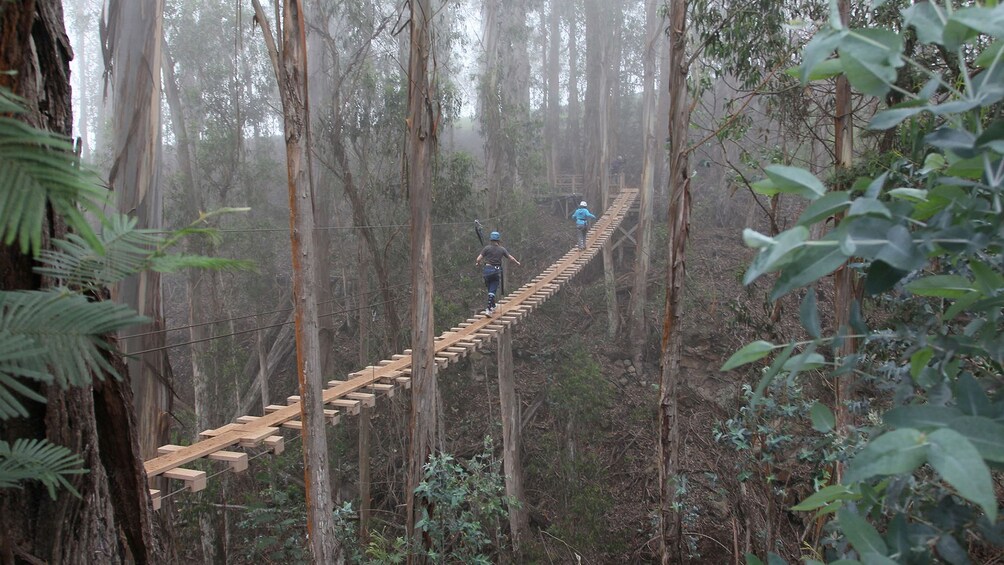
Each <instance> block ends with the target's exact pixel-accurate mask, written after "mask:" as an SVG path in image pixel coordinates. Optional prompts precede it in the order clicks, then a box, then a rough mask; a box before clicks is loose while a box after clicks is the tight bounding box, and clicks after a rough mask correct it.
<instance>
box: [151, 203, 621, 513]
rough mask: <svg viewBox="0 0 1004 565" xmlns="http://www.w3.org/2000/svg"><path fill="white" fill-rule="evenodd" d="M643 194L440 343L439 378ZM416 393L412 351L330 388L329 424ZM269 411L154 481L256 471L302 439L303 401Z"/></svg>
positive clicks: (592, 249) (205, 438)
mask: <svg viewBox="0 0 1004 565" xmlns="http://www.w3.org/2000/svg"><path fill="white" fill-rule="evenodd" d="M637 195H638V190H637V189H631V188H622V189H620V191H619V192H618V193H617V195H616V196H615V197H614V198H613V200H612V202H611V204H610V206H609V207H608V208H607V210H606V212H605V213H604V214H603V215H602V216H601V217H600V218H599V219H598V220H597V221H596V223H595V225H594V226H593V228H592V229H591V230H590V232H589V234H588V237H587V240H586V248H585V249H584V250H578V249H574V248H573V249H571V250H570V251H568V252H567V253H565V255H563V256H562V257H561V258H559V259H558V260H557V261H556V262H555V263H553V264H552V265H551V266H550V267H548V268H547V269H545V270H544V271H543V272H541V273H540V274H539V275H537V276H536V277H534V278H533V279H532V280H531V281H530V282H528V283H526V284H524V285H523V286H521V287H520V288H518V289H516V290H515V291H513V292H511V293H510V294H509V295H507V296H506V297H504V298H503V299H502V300H501V301H500V302H499V303H498V308H497V309H496V310H495V312H494V313H493V314H492V315H491V316H486V315H484V314H478V315H476V316H474V317H472V318H469V319H467V320H466V321H464V322H461V323H459V324H457V325H456V326H455V327H453V328H451V329H449V330H448V331H446V332H444V333H443V334H442V335H440V336H438V337H437V338H435V360H436V368H437V371H438V370H442V369H445V368H446V367H448V366H450V365H451V364H454V363H457V362H459V361H460V360H462V359H464V358H465V357H467V356H468V355H469V354H470V353H472V352H473V351H475V350H477V349H480V348H482V347H484V346H485V345H486V344H487V343H489V342H490V341H492V340H493V339H495V337H496V335H497V334H498V333H499V332H501V331H505V330H506V329H508V328H510V327H512V326H515V325H516V324H518V323H519V322H520V321H521V320H523V319H524V318H525V317H526V316H528V315H529V314H530V313H531V312H533V310H534V309H536V308H537V307H539V306H540V305H541V304H543V303H544V302H545V301H547V300H548V299H549V298H551V297H552V296H554V294H555V293H557V292H558V291H560V290H561V288H562V287H563V286H564V285H565V283H567V282H568V281H569V280H571V279H572V278H573V277H574V276H575V275H577V274H578V273H579V271H581V270H582V268H583V267H585V266H586V265H587V264H589V262H590V261H592V259H593V258H595V257H596V255H597V254H598V253H599V252H600V251H601V250H602V248H603V246H604V245H606V244H607V242H608V241H610V239H611V237H613V235H614V233H615V232H616V231H617V229H618V228H619V227H620V226H621V223H622V222H623V221H624V219H625V217H626V216H627V215H628V212H629V211H630V210H631V207H632V205H633V204H634V201H635V199H636V197H637ZM410 386H411V350H410V349H406V350H404V351H403V352H402V353H400V354H398V355H393V356H392V357H391V358H390V359H385V360H383V361H380V362H379V363H377V364H376V365H371V366H368V367H366V368H364V369H362V370H360V371H356V372H354V373H349V374H348V376H347V379H346V380H332V381H328V383H327V388H325V390H324V392H323V400H324V404H325V417H326V419H327V420H328V422H329V423H330V424H332V425H334V424H337V423H338V422H339V420H340V418H341V417H342V416H343V415H349V416H351V415H357V414H359V411H360V407H361V406H363V405H365V406H374V405H375V403H376V398H377V396H379V395H385V396H393V395H394V394H395V393H396V392H397V391H398V390H401V389H408V388H410ZM264 412H265V414H264V415H262V416H241V417H239V418H237V419H236V420H235V421H234V422H232V423H230V424H227V425H225V426H222V427H220V428H216V429H212V430H205V431H203V432H201V433H200V434H199V440H198V441H196V442H194V443H193V444H191V445H187V446H181V445H164V446H161V447H160V448H159V449H158V452H159V455H158V456H157V457H155V458H153V459H150V460H148V461H146V462H145V463H144V466H145V468H146V473H147V476H148V477H150V478H153V477H164V478H167V479H172V480H176V481H181V482H182V483H183V486H182V490H190V491H192V492H197V491H200V490H202V489H204V488H206V483H207V480H208V478H209V477H210V475H208V474H207V472H206V471H203V470H198V469H192V468H189V467H186V465H188V464H190V463H192V462H193V461H197V460H199V459H209V460H210V461H217V462H221V463H223V464H225V465H226V467H225V468H224V469H228V470H230V471H232V472H237V473H239V472H241V471H244V470H246V469H247V468H248V462H249V457H248V452H247V451H246V450H248V449H254V448H257V449H259V450H262V451H261V452H260V453H259V455H256V456H260V455H261V454H265V453H273V454H279V453H282V451H283V449H284V447H285V438H284V435H283V430H290V431H291V433H302V428H303V426H302V422H301V421H300V397H299V396H290V397H289V398H287V404H286V405H271V406H267V407H265V410H264ZM239 449H244V450H240V451H239ZM216 474H219V473H216ZM213 476H215V474H214V475H213ZM150 494H151V496H152V498H153V503H154V508H155V509H159V508H160V506H161V502H162V494H161V492H160V491H159V490H157V489H151V490H150Z"/></svg>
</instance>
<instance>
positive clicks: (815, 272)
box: [770, 231, 847, 301]
mask: <svg viewBox="0 0 1004 565" xmlns="http://www.w3.org/2000/svg"><path fill="white" fill-rule="evenodd" d="M836 233H837V232H835V231H834V232H830V233H829V234H827V235H826V237H824V238H823V240H822V241H823V242H828V243H833V244H834V245H828V246H820V245H814V246H811V247H803V248H801V249H799V250H798V251H797V252H796V254H795V257H793V258H792V260H791V261H790V262H789V263H788V264H787V265H785V268H784V270H783V271H782V272H781V275H780V276H779V277H778V279H777V281H776V282H775V283H774V288H773V290H771V293H770V299H771V300H772V301H773V300H777V299H778V298H780V297H782V296H784V295H785V294H787V293H789V292H791V291H792V290H794V289H796V288H801V287H803V286H806V285H808V284H811V283H813V282H815V281H817V280H819V279H821V278H822V277H825V276H826V275H828V274H830V273H832V272H833V271H835V270H837V268H838V267H840V266H841V265H843V264H844V262H845V261H846V260H847V256H846V255H845V254H844V252H843V251H842V250H841V249H840V246H839V245H835V243H836V242H835V241H833V238H834V237H836V235H835V234H836Z"/></svg>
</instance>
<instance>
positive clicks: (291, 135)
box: [253, 0, 343, 563]
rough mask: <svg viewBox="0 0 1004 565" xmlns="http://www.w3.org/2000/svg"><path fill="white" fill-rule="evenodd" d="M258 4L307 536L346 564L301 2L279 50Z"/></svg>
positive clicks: (320, 554) (324, 559)
mask: <svg viewBox="0 0 1004 565" xmlns="http://www.w3.org/2000/svg"><path fill="white" fill-rule="evenodd" d="M253 4H254V8H255V18H256V19H257V20H258V24H259V25H260V26H261V28H262V33H263V34H264V35H265V42H266V46H267V48H268V52H269V57H270V58H271V60H272V62H273V68H274V70H275V74H276V80H277V82H278V84H279V94H280V98H281V99H282V108H283V112H282V113H283V129H284V131H285V135H286V171H287V176H288V181H289V234H290V244H291V247H292V248H291V255H292V258H293V312H294V320H295V322H294V325H295V332H296V374H297V380H298V381H299V384H300V419H301V421H302V422H303V465H304V480H305V483H306V485H305V487H306V502H307V535H308V537H309V545H310V553H311V557H312V559H313V561H314V562H315V563H335V562H341V561H342V560H343V556H342V552H341V547H340V546H339V543H338V539H337V538H336V537H335V524H334V519H333V515H332V513H333V512H334V503H333V499H332V491H331V477H330V470H329V469H330V464H329V461H328V444H327V430H326V428H325V421H324V403H323V401H322V398H321V397H322V395H323V391H324V382H323V380H324V379H323V375H322V374H321V353H320V344H319V335H318V333H319V330H320V324H319V321H318V306H317V288H316V286H317V276H316V270H315V269H316V266H315V261H316V249H315V238H314V228H315V219H314V195H313V188H312V187H311V185H310V179H309V170H310V146H309V121H310V107H309V103H308V96H307V92H308V87H307V40H306V29H305V24H304V12H303V5H302V3H301V2H300V1H299V0H283V2H282V33H281V37H282V49H281V51H280V50H279V49H278V46H277V45H276V44H275V42H274V40H273V39H272V34H271V32H270V30H269V28H268V24H267V20H266V18H265V14H264V11H263V10H262V8H261V4H260V2H259V1H258V0H253Z"/></svg>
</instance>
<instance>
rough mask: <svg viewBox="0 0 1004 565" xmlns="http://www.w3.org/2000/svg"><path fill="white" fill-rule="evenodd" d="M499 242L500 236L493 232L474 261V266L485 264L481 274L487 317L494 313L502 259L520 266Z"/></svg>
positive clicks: (500, 278)
mask: <svg viewBox="0 0 1004 565" xmlns="http://www.w3.org/2000/svg"><path fill="white" fill-rule="evenodd" d="M501 241H502V235H501V234H500V233H499V232H497V231H493V232H492V233H491V234H490V235H489V236H488V245H486V246H485V248H484V249H482V250H481V253H480V254H478V258H477V259H475V260H474V264H475V265H480V264H481V262H482V261H484V262H485V269H484V272H483V273H482V274H483V275H484V277H485V286H486V287H488V308H486V309H485V314H486V315H489V316H490V315H491V314H492V312H494V311H495V293H496V292H498V288H499V282H500V281H501V280H502V277H501V275H502V259H505V258H506V257H508V258H509V259H510V260H511V261H512V262H513V263H516V264H517V265H520V264H521V263H520V262H519V261H517V260H516V258H515V257H513V256H512V255H510V254H509V251H507V250H506V248H505V247H502V243H501Z"/></svg>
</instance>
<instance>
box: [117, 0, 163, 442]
mask: <svg viewBox="0 0 1004 565" xmlns="http://www.w3.org/2000/svg"><path fill="white" fill-rule="evenodd" d="M163 15H164V3H163V0H155V1H154V2H153V3H150V4H139V3H136V2H122V1H120V0H111V1H110V2H109V3H108V5H107V9H106V12H105V14H104V18H105V20H104V22H103V25H104V27H103V30H104V34H103V38H102V39H103V42H104V52H105V53H106V54H107V55H110V57H109V58H107V59H106V60H105V66H106V69H107V72H108V74H109V75H110V76H111V77H112V82H113V88H112V96H113V101H114V102H113V106H114V116H115V120H114V131H115V143H114V149H113V152H112V154H113V162H112V168H111V171H110V172H109V176H108V182H109V184H110V185H111V187H112V190H113V191H114V192H115V194H116V195H117V197H118V209H119V210H120V211H122V212H123V213H132V214H135V215H136V218H137V220H138V221H139V226H140V227H141V228H148V229H154V230H159V229H162V228H163V227H164V223H163V222H164V217H163V196H162V193H161V186H160V181H159V159H160V151H161V148H160V63H161V39H160V38H161V30H162V26H163ZM107 55H106V56H107ZM115 296H117V297H118V299H119V300H121V301H122V302H124V303H125V304H128V305H130V306H132V307H133V308H135V309H136V310H137V311H138V312H139V313H140V314H141V315H144V316H147V317H149V318H150V320H151V323H150V325H148V326H145V327H144V328H143V329H144V330H145V332H144V333H146V335H142V336H139V337H136V338H134V339H131V340H130V349H132V350H133V351H137V350H140V351H145V353H140V354H138V355H135V356H131V357H130V359H129V360H128V361H127V364H128V365H129V372H130V375H131V376H132V386H133V392H134V393H135V396H136V415H137V418H138V419H139V433H140V447H141V449H142V453H143V457H144V458H150V457H154V456H156V455H157V448H158V447H159V446H161V445H164V444H165V443H168V439H169V437H168V435H169V432H170V421H171V419H170V416H169V415H170V412H171V402H172V394H171V372H170V363H169V361H168V358H167V352H166V351H165V350H164V349H163V346H164V344H165V342H166V341H165V339H164V334H163V332H162V331H160V330H162V329H163V327H164V325H163V324H164V314H163V304H162V300H163V296H162V293H161V285H160V275H159V274H158V273H155V272H143V273H140V274H138V275H137V276H135V277H131V278H129V279H127V280H126V281H125V282H123V283H121V284H120V285H119V286H118V287H117V292H116V293H115ZM151 330H153V331H151Z"/></svg>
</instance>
